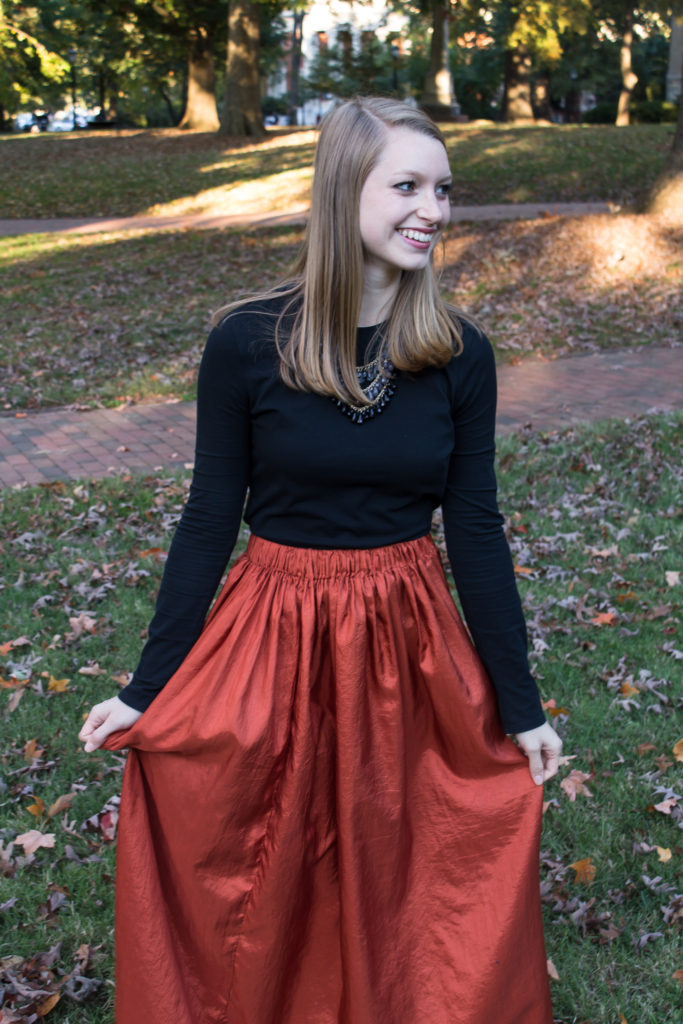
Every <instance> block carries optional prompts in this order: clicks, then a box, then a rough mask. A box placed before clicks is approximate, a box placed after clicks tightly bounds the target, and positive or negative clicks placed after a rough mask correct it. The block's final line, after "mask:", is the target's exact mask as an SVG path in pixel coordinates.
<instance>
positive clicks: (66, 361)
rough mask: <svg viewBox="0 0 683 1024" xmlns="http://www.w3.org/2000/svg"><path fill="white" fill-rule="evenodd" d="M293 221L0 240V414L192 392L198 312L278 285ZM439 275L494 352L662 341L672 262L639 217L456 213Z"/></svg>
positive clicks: (673, 243)
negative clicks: (466, 219)
mask: <svg viewBox="0 0 683 1024" xmlns="http://www.w3.org/2000/svg"><path fill="white" fill-rule="evenodd" d="M302 239H303V232H302V229H301V228H299V227H278V228H261V229H258V230H256V229H254V230H251V231H237V230H230V231H177V232H170V231H168V232H166V231H164V232H160V233H158V234H157V233H154V234H147V235H139V234H107V235H91V236H73V235H71V236H57V235H26V236H20V237H16V238H4V239H0V279H1V281H2V294H3V330H2V332H1V333H0V359H1V360H2V363H3V366H4V367H5V372H4V373H3V374H2V378H1V379H0V410H1V409H3V408H4V410H5V412H6V413H11V412H14V411H21V410H24V409H39V408H47V407H50V406H58V405H67V404H75V405H78V406H86V407H92V406H97V405H115V404H117V403H119V402H121V401H122V400H124V399H133V400H135V401H150V400H154V399H155V398H165V397H171V396H174V397H179V398H186V397H191V396H193V395H194V388H195V378H196V370H197V365H198V362H199V355H200V351H201V347H202V345H203V343H204V340H205V337H206V332H207V329H208V325H209V319H210V314H211V312H212V311H213V310H214V309H216V308H217V307H218V306H220V305H223V304H224V303H225V302H228V301H230V300H231V299H234V298H236V297H238V296H240V295H243V294H245V293H248V292H249V291H253V290H256V289H259V288H261V287H264V286H267V285H270V284H273V283H275V282H276V281H277V280H278V279H279V277H280V276H281V275H282V274H283V273H284V271H285V268H286V267H287V265H288V264H289V263H291V261H292V260H293V258H294V256H295V255H296V253H297V251H298V249H299V247H300V245H301V242H302ZM439 259H440V262H441V263H442V264H443V277H442V285H443V288H444V291H445V294H446V295H447V297H448V298H449V299H451V301H453V302H454V303H455V304H456V305H458V306H460V307H461V308H463V309H465V310H466V311H468V312H470V313H473V314H474V315H476V316H478V317H479V318H480V319H481V321H482V323H483V324H484V325H485V326H486V328H487V330H488V332H489V334H490V336H491V339H492V341H493V344H494V346H495V347H496V349H497V352H498V356H499V358H501V359H506V360H515V359H519V358H520V357H522V356H525V355H529V354H532V353H534V354H536V353H540V354H543V355H545V356H549V357H555V356H557V355H564V354H568V353H574V352H578V351H582V352H586V351H594V350H597V349H600V348H608V347H612V348H614V347H616V348H627V347H629V346H631V345H653V344H672V343H674V342H675V341H676V340H677V339H680V336H681V328H682V326H683V301H682V296H683V259H682V258H681V252H680V245H679V244H678V242H677V239H676V237H675V236H674V234H673V233H667V232H666V231H665V229H664V228H663V227H661V226H659V225H657V224H656V223H655V222H654V221H653V220H651V219H650V218H648V217H646V216H642V215H641V216H637V215H633V214H630V215H627V214H622V215H619V216H612V215H607V214H606V215H602V216H592V217H583V218H576V219H566V218H557V217H549V218H540V219H537V220H533V221H512V222H501V223H492V222H488V223H472V224H454V225H452V226H451V227H450V228H449V229H448V231H447V234H446V241H445V243H444V246H443V251H442V252H441V254H440V256H439Z"/></svg>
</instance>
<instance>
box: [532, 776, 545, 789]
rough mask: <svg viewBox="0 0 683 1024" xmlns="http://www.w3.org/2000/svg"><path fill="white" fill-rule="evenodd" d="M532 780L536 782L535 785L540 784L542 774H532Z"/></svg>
mask: <svg viewBox="0 0 683 1024" xmlns="http://www.w3.org/2000/svg"><path fill="white" fill-rule="evenodd" d="M534 782H535V783H536V785H537V786H540V785H541V783H542V782H543V776H542V775H534Z"/></svg>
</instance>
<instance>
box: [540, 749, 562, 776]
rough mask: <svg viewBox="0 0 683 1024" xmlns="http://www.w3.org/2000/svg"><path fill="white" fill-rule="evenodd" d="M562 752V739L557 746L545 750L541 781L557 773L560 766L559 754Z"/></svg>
mask: <svg viewBox="0 0 683 1024" xmlns="http://www.w3.org/2000/svg"><path fill="white" fill-rule="evenodd" d="M561 753H562V741H561V740H560V744H559V746H558V747H557V748H550V749H548V750H547V751H546V757H545V771H544V773H543V781H544V782H547V780H548V779H552V777H553V775H557V772H558V769H559V767H560V754H561Z"/></svg>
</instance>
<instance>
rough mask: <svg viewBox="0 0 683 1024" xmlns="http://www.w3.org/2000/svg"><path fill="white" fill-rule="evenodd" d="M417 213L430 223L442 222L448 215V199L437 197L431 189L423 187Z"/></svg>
mask: <svg viewBox="0 0 683 1024" xmlns="http://www.w3.org/2000/svg"><path fill="white" fill-rule="evenodd" d="M417 214H418V217H421V218H422V219H423V220H426V221H428V222H429V223H430V224H444V223H445V222H446V219H447V217H448V216H449V215H450V205H449V203H448V199H439V197H438V196H437V195H436V193H435V192H433V191H432V189H424V190H423V191H422V192H421V194H420V206H419V208H418V211H417Z"/></svg>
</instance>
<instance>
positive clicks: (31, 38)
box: [0, 0, 70, 130]
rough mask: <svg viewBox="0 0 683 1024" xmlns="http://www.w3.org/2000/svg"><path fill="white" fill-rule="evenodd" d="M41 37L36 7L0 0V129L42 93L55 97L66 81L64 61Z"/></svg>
mask: <svg viewBox="0 0 683 1024" xmlns="http://www.w3.org/2000/svg"><path fill="white" fill-rule="evenodd" d="M44 35H45V32H44V25H43V23H42V20H41V17H40V11H39V9H38V8H37V7H31V8H27V7H26V5H25V4H21V3H13V2H11V0H10V2H8V0H0V130H3V129H4V128H5V126H6V125H7V123H8V122H9V119H10V118H11V116H12V115H13V114H15V113H16V112H17V111H18V110H20V109H21V107H22V106H24V105H26V104H27V103H34V102H36V101H37V100H38V101H40V99H42V97H44V95H45V93H46V91H47V93H48V94H49V93H50V92H53V93H54V95H57V94H58V92H59V90H61V89H62V88H63V86H64V83H65V82H66V81H68V75H69V70H70V69H69V64H68V61H67V60H66V59H65V56H64V55H60V54H59V53H58V52H57V51H56V50H55V49H54V48H53V47H52V46H51V45H50V43H49V42H46V41H45V40H44V39H43V38H41V37H43V36H44Z"/></svg>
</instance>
